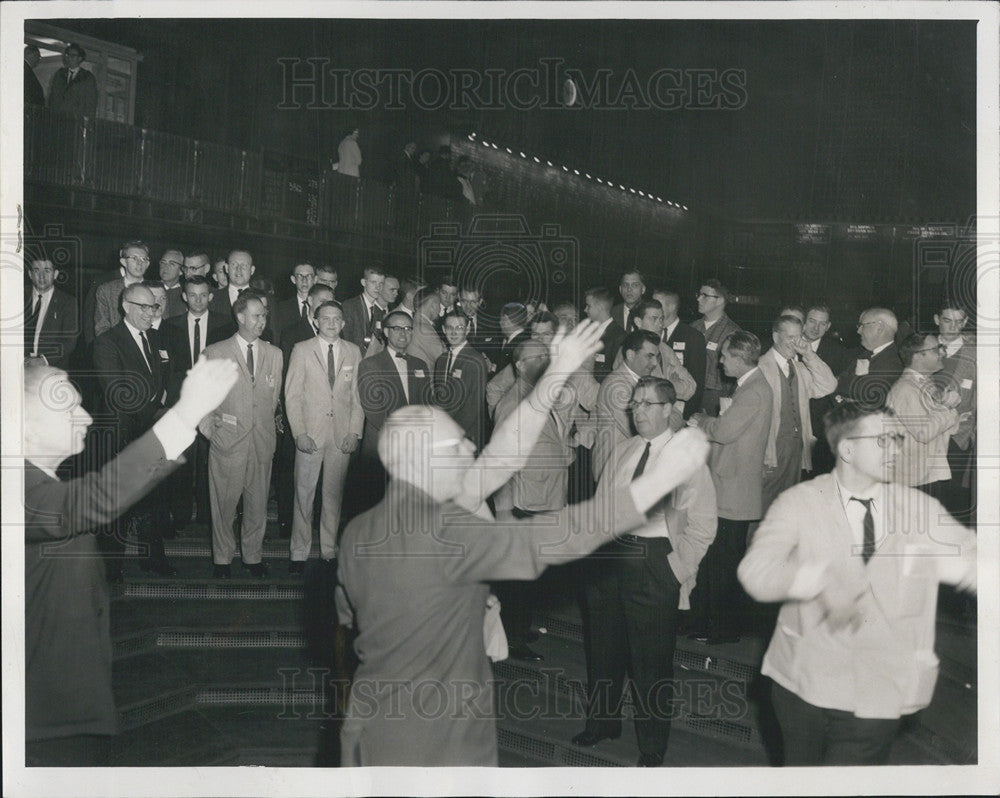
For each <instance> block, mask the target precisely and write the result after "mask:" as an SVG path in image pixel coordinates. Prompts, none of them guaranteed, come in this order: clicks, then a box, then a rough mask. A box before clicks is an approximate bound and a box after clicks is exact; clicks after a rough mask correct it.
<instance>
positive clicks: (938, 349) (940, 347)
mask: <svg viewBox="0 0 1000 798" xmlns="http://www.w3.org/2000/svg"><path fill="white" fill-rule="evenodd" d="M935 351H936V352H938V353H939V354H942V355H944V354H947V352H948V347H947V346H945V345H944V344H937V345H936V346H928V347H927V348H926V349H918V350H916V352H914V353H913V354H916V353H917V352H935Z"/></svg>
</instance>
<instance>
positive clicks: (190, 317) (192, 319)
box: [188, 309, 208, 324]
mask: <svg viewBox="0 0 1000 798" xmlns="http://www.w3.org/2000/svg"><path fill="white" fill-rule="evenodd" d="M207 315H208V310H207V309H205V310H203V311H202V312H201V315H200V316H197V315H195V314H194V313H192V312H191V311H190V310H189V311H188V321H189V323H191V324H193V323H194V320H195V319H203V318H205V317H206V316H207Z"/></svg>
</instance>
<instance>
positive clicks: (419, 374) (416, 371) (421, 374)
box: [413, 369, 424, 380]
mask: <svg viewBox="0 0 1000 798" xmlns="http://www.w3.org/2000/svg"><path fill="white" fill-rule="evenodd" d="M413 376H414V377H416V378H417V379H418V380H422V379H423V378H424V370H423V369H414V371H413Z"/></svg>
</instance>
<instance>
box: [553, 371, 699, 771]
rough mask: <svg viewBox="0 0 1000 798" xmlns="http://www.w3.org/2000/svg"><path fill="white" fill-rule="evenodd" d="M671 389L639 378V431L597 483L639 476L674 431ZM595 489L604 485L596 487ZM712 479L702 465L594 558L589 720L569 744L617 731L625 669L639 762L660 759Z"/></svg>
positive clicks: (635, 406)
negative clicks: (681, 615)
mask: <svg viewBox="0 0 1000 798" xmlns="http://www.w3.org/2000/svg"><path fill="white" fill-rule="evenodd" d="M676 397H677V395H676V393H675V392H674V389H673V386H672V385H671V384H670V381H669V380H665V379H662V378H660V377H642V378H640V380H639V382H638V383H636V386H635V389H634V390H633V392H632V396H631V400H630V402H629V409H630V410H631V413H632V420H633V422H634V423H635V428H636V430H637V431H638V433H639V434H638V435H636V436H635V437H633V438H630V439H629V440H628V441H626V442H625V443H623V444H622V445H621V446H619V447H618V448H617V449H616V450H615V452H614V455H613V457H612V467H611V468H608V469H605V472H604V476H603V477H602V480H603V481H608V482H613V483H614V484H616V485H618V486H624V485H627V484H629V482H630V481H631V480H632V479H635V478H636V477H637V476H641V475H642V473H643V472H644V471H645V470H646V467H647V466H648V464H649V462H650V461H653V462H655V461H656V459H657V458H658V457H659V455H660V453H661V452H662V450H663V448H664V447H665V446H666V445H667V444H668V443H669V442H670V440H671V438H673V436H674V432H673V430H672V429H671V425H670V417H671V413H672V411H673V405H674V402H675V401H676ZM598 490H599V491H600V490H601V488H598ZM715 526H716V512H715V486H714V485H713V483H712V476H711V474H709V471H708V467H707V466H705V465H702V466H701V467H700V468H699V469H698V470H697V471H695V473H694V474H693V475H692V476H691V477H690V478H689V479H688V480H687V481H685V482H684V483H683V484H682V485H680V486H679V487H678V488H677V489H676V490H674V491H673V492H672V493H671V494H670V495H669V496H668V497H667V498H666V499H665V500H664V501H662V502H660V503H658V504H657V505H656V506H654V507H653V508H652V509H651V510H650V511H649V512H648V513H647V514H646V521H645V523H644V524H642V525H641V526H640V527H638V528H637V529H635V530H633V532H632V533H631V534H627V535H623V536H621V537H619V538H618V540H616V541H614V542H613V543H609V544H607V546H606V547H605V550H603V551H602V552H601V553H600V554H598V555H596V556H595V557H593V558H592V565H593V566H594V571H595V577H596V578H592V579H588V580H587V582H586V584H585V588H584V589H585V594H586V607H585V612H586V615H587V619H588V623H587V627H588V645H587V674H588V682H589V690H588V695H589V696H590V703H589V706H588V712H587V726H586V728H585V729H584V731H583V732H581V733H580V734H578V735H576V736H575V737H574V738H573V742H574V743H575V744H576V745H581V746H592V745H596V744H597V743H598V742H600V741H601V740H602V739H604V738H605V737H610V738H612V739H613V738H616V737H618V736H619V735H620V734H621V695H622V688H623V687H624V681H625V673H626V671H628V673H629V677H630V678H631V681H632V688H633V706H634V707H636V721H635V732H636V738H637V739H638V742H639V762H638V764H639V765H640V766H646V767H657V766H659V765H660V764H661V763H662V762H663V756H664V754H665V753H666V750H667V741H668V739H669V736H670V719H671V717H672V715H673V711H672V710H673V708H674V705H673V700H674V699H675V698H676V693H675V692H674V691H673V690H667V689H665V688H667V687H668V686H672V680H673V678H674V647H675V645H676V642H677V612H678V610H679V609H682V610H685V609H687V608H688V597H689V595H690V593H691V589H692V588H693V587H694V583H695V575H696V574H697V573H698V564H699V563H700V562H701V559H702V557H704V555H705V551H706V549H708V547H709V545H710V544H711V543H712V541H713V540H714V538H715Z"/></svg>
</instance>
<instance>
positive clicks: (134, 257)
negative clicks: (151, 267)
mask: <svg viewBox="0 0 1000 798" xmlns="http://www.w3.org/2000/svg"><path fill="white" fill-rule="evenodd" d="M125 260H134V261H135V262H136V263H149V258H145V257H143V256H142V255H128V256H126V258H125Z"/></svg>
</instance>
